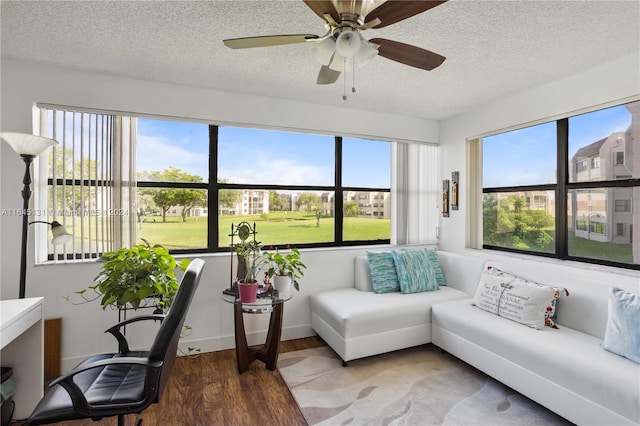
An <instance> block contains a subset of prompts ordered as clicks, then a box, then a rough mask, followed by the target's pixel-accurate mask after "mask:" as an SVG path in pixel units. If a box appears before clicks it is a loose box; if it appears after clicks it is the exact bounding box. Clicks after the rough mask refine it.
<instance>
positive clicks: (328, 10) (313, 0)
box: [303, 0, 340, 22]
mask: <svg viewBox="0 0 640 426" xmlns="http://www.w3.org/2000/svg"><path fill="white" fill-rule="evenodd" d="M303 1H304V4H306V5H307V6H309V9H311V10H313V13H315V14H316V15H318V16H319V17H320V19H322V20H323V21H324V20H325V18H324V15H327V14H328V15H331V17H332V18H333V20H334V21H336V22H340V14H339V13H338V11H337V10H336V6H335V5H334V4H333V2H332V1H330V0H303Z"/></svg>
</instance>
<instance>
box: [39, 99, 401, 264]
mask: <svg viewBox="0 0 640 426" xmlns="http://www.w3.org/2000/svg"><path fill="white" fill-rule="evenodd" d="M46 108H49V109H53V110H57V111H75V109H67V108H65V107H58V106H49V105H47V106H46ZM88 112H90V113H103V112H97V111H88ZM109 114H112V115H114V116H127V117H132V118H145V119H150V120H172V121H185V122H190V121H191V120H188V119H179V118H173V117H170V118H169V117H153V116H147V115H144V114H122V113H114V112H109ZM202 124H205V125H207V126H208V129H209V140H208V148H209V151H208V153H207V154H208V155H209V161H208V172H209V176H208V179H207V180H206V181H203V182H168V181H139V180H137V179H136V183H135V189H136V192H137V191H139V190H140V189H143V188H168V189H198V190H204V191H206V192H207V205H206V206H203V207H205V208H206V209H207V211H208V212H215V214H208V215H207V236H206V245H207V246H206V247H202V248H186V249H170V252H171V253H172V254H198V253H215V252H225V251H228V250H229V247H228V246H226V245H219V239H218V234H219V232H220V229H219V223H218V219H219V212H218V198H219V194H220V191H221V190H225V189H231V190H268V191H296V192H304V191H321V192H333V193H334V200H335V201H334V203H335V205H334V224H335V226H334V237H333V241H328V242H321V243H295V245H296V247H298V248H311V247H341V246H359V245H388V244H390V243H391V239H390V238H389V239H377V240H344V239H343V230H344V211H343V195H344V193H345V192H349V191H359V192H362V191H367V192H386V193H389V194H390V195H391V194H392V191H391V185H390V186H389V187H388V188H378V187H343V186H342V137H341V136H333V139H334V144H335V145H334V146H335V158H334V164H333V166H334V170H335V173H334V182H333V185H318V186H313V185H271V184H248V183H240V184H235V183H222V182H218V181H217V177H218V142H219V140H218V129H219V127H220V126H219V125H217V124H213V123H211V122H206V123H202ZM256 128H257V127H256ZM286 131H288V132H294V133H301V134H303V132H300V131H295V130H286ZM372 140H373V139H372ZM375 141H376V142H385V143H389V144H393V143H394V142H391V141H377V140H375ZM391 160H392V157H391V156H390V158H389V161H391ZM67 180H68V179H67ZM55 181H56V182H60V181H61V179H55ZM53 184H54V179H48V180H47V183H46V187H47V189H48V188H49V187H50V186H51V185H53ZM132 214H135V213H132ZM391 226H392V227H393V224H392V223H391ZM390 231H391V230H390ZM390 234H391V232H390ZM266 243H267V244H268V242H266ZM273 247H279V248H284V247H285V246H284V245H276V244H274V245H273ZM115 249H117V248H115ZM101 254H102V253H97V254H95V253H94V254H93V255H92V256H87V255H82V254H81V253H69V252H67V253H64V254H48V255H47V259H48V260H54V259H55V260H92V259H96V258H97V257H99V256H100V255H101Z"/></svg>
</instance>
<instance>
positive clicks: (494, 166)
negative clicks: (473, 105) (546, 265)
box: [482, 102, 640, 269]
mask: <svg viewBox="0 0 640 426" xmlns="http://www.w3.org/2000/svg"><path fill="white" fill-rule="evenodd" d="M482 147H483V246H484V247H487V248H494V249H500V250H508V251H518V252H527V253H538V254H542V255H545V256H553V257H558V258H561V259H575V260H583V261H587V262H592V263H601V264H607V265H613V266H623V267H628V268H633V269H640V179H639V177H640V102H633V103H629V104H625V105H619V106H615V107H611V108H607V109H603V110H598V111H594V112H591V113H588V114H582V115H578V116H573V117H569V118H566V119H562V120H558V121H557V122H551V123H546V124H541V125H538V126H533V127H528V128H524V129H520V130H517V131H512V132H507V133H501V134H498V135H494V136H489V137H486V138H484V139H483V140H482Z"/></svg>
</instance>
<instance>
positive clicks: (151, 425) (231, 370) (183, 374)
mask: <svg viewBox="0 0 640 426" xmlns="http://www.w3.org/2000/svg"><path fill="white" fill-rule="evenodd" d="M325 345H326V344H325V343H324V342H323V341H322V340H320V339H317V338H315V337H309V338H305V339H297V340H288V341H284V342H282V343H281V344H280V353H283V352H289V351H297V350H301V349H308V348H314V347H318V346H325ZM127 417H128V418H127V421H126V426H133V425H135V422H136V421H137V419H138V418H141V419H142V420H143V423H142V424H143V425H144V426H210V425H239V426H240V425H249V426H251V425H261V426H263V425H287V426H288V425H306V424H307V423H306V422H305V420H304V417H302V413H301V412H300V410H299V409H298V405H297V404H296V403H295V401H294V399H293V397H292V396H291V393H290V392H289V389H288V388H287V386H286V385H285V383H284V380H282V377H281V376H280V373H279V372H278V370H277V369H276V371H269V370H267V369H266V368H265V366H264V363H262V362H260V361H254V362H253V363H252V364H251V367H250V369H249V371H246V372H245V373H243V374H241V375H240V374H238V370H237V366H236V358H235V350H233V349H230V350H225V351H219V352H209V353H204V354H199V355H197V356H195V357H180V358H178V360H177V361H176V364H175V366H174V368H173V371H172V373H171V379H170V381H169V385H168V386H167V388H166V390H165V392H164V395H163V396H162V401H160V403H158V404H154V405H152V406H151V407H149V408H148V409H146V410H145V411H144V412H143V413H141V414H140V415H129V416H127ZM116 423H117V422H116V418H115V417H114V418H109V419H103V420H101V421H98V422H94V421H91V420H78V421H73V422H61V423H57V425H59V426H81V425H86V426H97V425H114V426H115V425H116ZM12 425H20V422H14V423H12Z"/></svg>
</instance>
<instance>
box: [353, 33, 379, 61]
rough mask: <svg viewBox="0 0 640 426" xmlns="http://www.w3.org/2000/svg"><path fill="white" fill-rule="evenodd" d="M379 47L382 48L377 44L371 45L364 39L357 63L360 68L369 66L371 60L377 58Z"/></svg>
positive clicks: (357, 56)
mask: <svg viewBox="0 0 640 426" xmlns="http://www.w3.org/2000/svg"><path fill="white" fill-rule="evenodd" d="M361 37H362V35H361ZM379 47H380V46H379V45H377V44H375V43H371V42H369V41H367V40H365V39H364V38H363V39H362V44H361V46H360V50H359V51H358V54H357V55H356V62H357V63H358V66H359V67H363V66H365V65H367V64H368V63H369V62H371V60H372V59H373V58H375V57H376V55H377V54H378V48H379Z"/></svg>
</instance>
